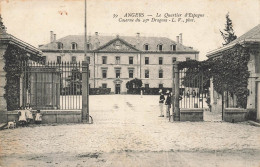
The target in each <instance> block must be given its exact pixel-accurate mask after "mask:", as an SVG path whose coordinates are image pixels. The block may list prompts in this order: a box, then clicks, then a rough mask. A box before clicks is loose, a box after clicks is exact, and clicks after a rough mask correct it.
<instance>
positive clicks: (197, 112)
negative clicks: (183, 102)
mask: <svg viewBox="0 0 260 167" xmlns="http://www.w3.org/2000/svg"><path fill="white" fill-rule="evenodd" d="M180 121H192V122H197V121H203V108H181V109H180Z"/></svg>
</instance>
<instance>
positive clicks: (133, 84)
mask: <svg viewBox="0 0 260 167" xmlns="http://www.w3.org/2000/svg"><path fill="white" fill-rule="evenodd" d="M142 85H143V82H142V80H141V79H138V78H135V79H132V80H130V81H128V82H127V83H126V88H127V89H129V90H131V89H133V88H141V87H142Z"/></svg>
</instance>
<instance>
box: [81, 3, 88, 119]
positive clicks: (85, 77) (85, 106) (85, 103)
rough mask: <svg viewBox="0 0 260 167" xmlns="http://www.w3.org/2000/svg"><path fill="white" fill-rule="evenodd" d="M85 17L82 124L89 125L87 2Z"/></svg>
mask: <svg viewBox="0 0 260 167" xmlns="http://www.w3.org/2000/svg"><path fill="white" fill-rule="evenodd" d="M84 9H85V17H84V21H85V24H84V31H85V33H84V61H83V62H82V113H81V116H82V122H83V123H89V62H88V61H87V1H86V0H85V8H84Z"/></svg>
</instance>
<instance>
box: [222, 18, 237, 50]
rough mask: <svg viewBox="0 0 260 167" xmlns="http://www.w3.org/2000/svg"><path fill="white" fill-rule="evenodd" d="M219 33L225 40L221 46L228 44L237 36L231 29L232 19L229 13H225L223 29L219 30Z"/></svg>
mask: <svg viewBox="0 0 260 167" xmlns="http://www.w3.org/2000/svg"><path fill="white" fill-rule="evenodd" d="M219 31H220V30H219ZM220 33H221V35H222V37H223V39H224V41H225V43H223V46H225V45H227V44H229V43H230V42H231V41H233V40H235V39H236V38H237V36H236V35H235V33H234V30H233V25H232V20H231V19H230V18H229V13H227V14H226V24H225V29H224V30H223V31H220Z"/></svg>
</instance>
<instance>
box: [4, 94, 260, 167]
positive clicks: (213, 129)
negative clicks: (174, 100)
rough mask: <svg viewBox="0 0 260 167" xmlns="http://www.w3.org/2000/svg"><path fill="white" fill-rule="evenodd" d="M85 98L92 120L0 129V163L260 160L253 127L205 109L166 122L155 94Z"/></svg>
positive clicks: (227, 162) (190, 163) (229, 163)
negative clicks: (197, 116) (193, 117)
mask: <svg viewBox="0 0 260 167" xmlns="http://www.w3.org/2000/svg"><path fill="white" fill-rule="evenodd" d="M90 103H91V104H90V114H91V116H92V117H93V118H94V124H92V125H88V124H66V125H57V124H55V125H38V126H36V125H32V126H30V127H19V128H17V129H14V130H12V129H6V130H2V131H0V156H1V157H0V166H200V167H201V166H241V167H242V166H243V167H244V166H250V167H251V166H260V133H259V132H260V128H258V127H254V126H250V125H248V124H247V123H237V124H232V123H225V122H221V121H216V120H218V119H219V118H221V115H220V114H216V113H215V114H212V113H209V112H208V111H207V112H206V113H205V116H204V117H205V118H206V121H204V122H169V121H168V120H167V119H166V118H162V117H158V116H159V107H158V97H157V96H143V98H141V97H140V96H138V95H106V96H90ZM217 117H218V119H216V118H217ZM212 120H213V121H212Z"/></svg>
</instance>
